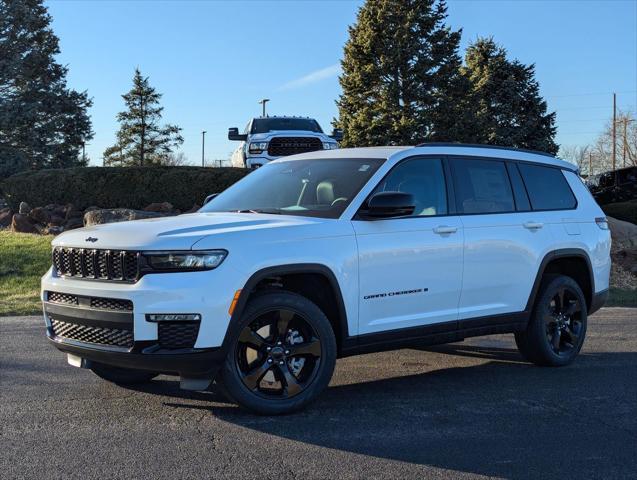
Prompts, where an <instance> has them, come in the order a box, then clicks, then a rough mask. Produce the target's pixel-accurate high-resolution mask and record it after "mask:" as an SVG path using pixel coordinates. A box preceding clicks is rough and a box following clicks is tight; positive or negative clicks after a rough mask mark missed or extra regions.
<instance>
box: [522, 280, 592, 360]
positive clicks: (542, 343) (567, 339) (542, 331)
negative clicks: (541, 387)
mask: <svg viewBox="0 0 637 480" xmlns="http://www.w3.org/2000/svg"><path fill="white" fill-rule="evenodd" d="M587 320H588V314H587V306H586V299H585V297H584V294H583V293H582V289H581V288H580V286H579V285H578V284H577V282H576V281H575V280H573V279H572V278H571V277H567V276H565V275H548V276H546V277H545V278H544V279H543V281H542V285H541V287H540V290H539V293H538V295H537V297H536V300H535V304H534V306H533V312H532V314H531V319H530V320H529V324H528V326H527V329H526V330H525V331H524V332H519V333H516V334H515V343H516V344H517V346H518V349H519V350H520V353H521V354H522V356H523V357H524V358H526V359H527V360H528V361H530V362H532V363H535V364H536V365H540V366H545V367H563V366H565V365H568V364H570V363H571V362H573V360H575V357H576V356H577V354H578V353H579V351H580V350H581V349H582V345H583V344H584V339H585V337H586V326H587Z"/></svg>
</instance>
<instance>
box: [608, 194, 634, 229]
mask: <svg viewBox="0 0 637 480" xmlns="http://www.w3.org/2000/svg"><path fill="white" fill-rule="evenodd" d="M602 210H604V213H605V214H606V215H608V216H609V217H613V218H616V219H617V220H623V221H624V222H630V223H636V224H637V200H629V201H627V202H618V203H609V204H607V205H602Z"/></svg>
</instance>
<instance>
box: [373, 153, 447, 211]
mask: <svg viewBox="0 0 637 480" xmlns="http://www.w3.org/2000/svg"><path fill="white" fill-rule="evenodd" d="M378 192H404V193H411V194H412V195H413V196H414V200H415V202H416V208H415V209H414V213H413V214H412V215H413V216H432V215H446V214H447V188H446V185H445V176H444V173H443V170H442V161H441V160H440V159H434V158H415V159H413V160H406V161H404V162H403V163H401V164H399V165H397V166H396V167H394V169H393V170H392V171H391V172H389V174H388V175H387V176H386V177H385V178H384V179H383V180H382V181H381V182H380V183H379V184H378V186H377V187H376V189H375V190H374V192H373V193H378Z"/></svg>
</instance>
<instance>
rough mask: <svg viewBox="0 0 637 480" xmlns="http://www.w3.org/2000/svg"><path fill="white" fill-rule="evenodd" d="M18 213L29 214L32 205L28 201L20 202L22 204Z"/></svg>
mask: <svg viewBox="0 0 637 480" xmlns="http://www.w3.org/2000/svg"><path fill="white" fill-rule="evenodd" d="M18 213H19V214H20V215H28V214H29V213H31V207H30V206H29V204H28V203H27V202H20V206H19V207H18Z"/></svg>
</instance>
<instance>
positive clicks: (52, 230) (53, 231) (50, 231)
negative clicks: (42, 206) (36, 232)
mask: <svg viewBox="0 0 637 480" xmlns="http://www.w3.org/2000/svg"><path fill="white" fill-rule="evenodd" d="M63 231H64V227H60V226H56V225H49V226H48V227H47V228H46V230H45V231H44V233H45V234H46V235H59V234H60V233H62V232H63Z"/></svg>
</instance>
